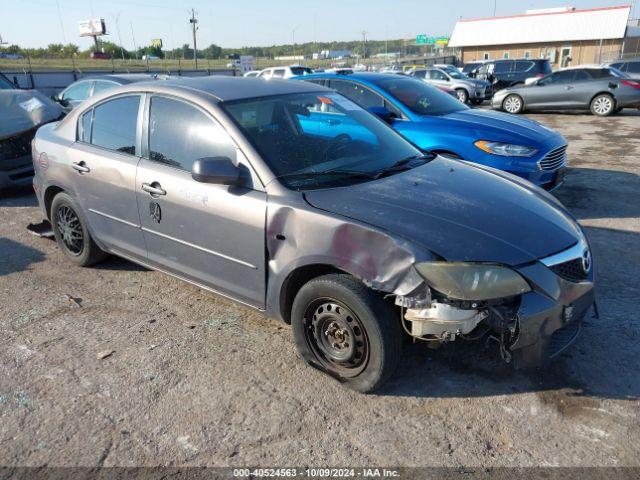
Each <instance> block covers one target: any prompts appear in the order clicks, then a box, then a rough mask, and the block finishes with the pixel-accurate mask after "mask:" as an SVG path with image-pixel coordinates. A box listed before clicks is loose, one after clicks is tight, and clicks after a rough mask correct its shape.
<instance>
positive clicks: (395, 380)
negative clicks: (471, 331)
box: [378, 227, 640, 408]
mask: <svg viewBox="0 0 640 480" xmlns="http://www.w3.org/2000/svg"><path fill="white" fill-rule="evenodd" d="M585 231H586V234H587V237H588V238H589V241H590V243H591V246H592V249H593V255H594V262H595V268H596V275H597V282H598V283H597V298H598V306H599V313H600V318H599V319H596V318H594V317H593V314H592V311H589V312H588V313H587V316H586V317H585V320H584V323H583V328H582V331H581V333H580V336H579V337H578V339H577V340H576V342H575V343H574V344H573V345H572V346H571V347H570V348H568V349H567V351H566V352H565V353H563V354H562V355H560V357H559V358H557V359H556V360H555V361H554V362H553V363H551V364H550V365H549V366H548V367H546V368H545V369H541V370H529V371H519V370H515V369H513V368H512V367H511V366H510V365H508V364H506V363H505V362H503V361H502V360H501V359H500V356H499V352H498V350H497V346H496V345H495V342H489V343H486V342H485V341H484V340H483V341H478V342H473V343H465V342H464V341H456V342H453V343H450V344H446V345H443V346H442V347H441V348H440V349H438V350H431V349H429V348H428V347H427V346H426V344H424V343H418V344H412V345H409V346H408V347H407V348H405V353H404V356H403V359H402V361H401V366H400V368H399V370H398V373H397V374H396V375H395V376H394V377H392V379H391V381H390V382H389V383H388V384H387V385H386V386H385V387H384V389H383V390H381V391H379V392H378V394H380V395H389V396H406V397H433V398H462V397H485V396H495V395H511V394H518V393H525V392H535V393H537V394H539V395H540V396H541V400H542V401H544V402H556V401H557V403H558V405H559V408H560V407H561V406H562V405H565V406H570V405H574V406H576V405H583V406H584V405H589V404H590V402H592V401H593V400H594V399H598V398H610V399H622V400H631V401H637V400H638V399H640V375H638V374H637V372H638V370H639V369H640V342H638V331H640V317H638V315H637V306H636V305H637V299H638V298H640V285H639V284H638V282H637V281H636V280H635V279H637V278H638V276H640V234H639V233H636V232H627V231H620V230H613V229H607V228H595V227H586V228H585ZM630 279H633V280H630ZM581 399H582V400H581ZM580 402H582V403H580Z"/></svg>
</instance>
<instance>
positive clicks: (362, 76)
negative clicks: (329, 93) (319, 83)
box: [296, 72, 392, 83]
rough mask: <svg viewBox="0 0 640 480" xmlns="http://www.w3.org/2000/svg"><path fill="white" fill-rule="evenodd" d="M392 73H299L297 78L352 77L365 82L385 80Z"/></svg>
mask: <svg viewBox="0 0 640 480" xmlns="http://www.w3.org/2000/svg"><path fill="white" fill-rule="evenodd" d="M390 77H392V75H390V74H389V73H384V72H382V73H379V72H354V73H337V72H323V73H311V74H309V75H299V76H297V77H296V78H304V79H305V80H313V79H314V78H336V79H338V78H340V79H344V80H347V79H352V80H360V81H364V82H371V83H375V82H377V81H378V80H384V79H386V78H390Z"/></svg>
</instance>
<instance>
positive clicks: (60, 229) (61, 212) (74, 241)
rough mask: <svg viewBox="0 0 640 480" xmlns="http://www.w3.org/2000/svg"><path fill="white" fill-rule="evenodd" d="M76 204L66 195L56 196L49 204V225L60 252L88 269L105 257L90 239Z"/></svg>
mask: <svg viewBox="0 0 640 480" xmlns="http://www.w3.org/2000/svg"><path fill="white" fill-rule="evenodd" d="M79 212H80V209H79V208H78V205H76V202H75V201H74V200H73V198H71V197H70V196H69V195H67V194H66V193H59V194H57V195H56V196H55V197H54V199H53V202H52V203H51V225H52V227H53V234H54V236H55V238H56V242H58V246H59V247H60V250H62V251H63V253H64V254H65V256H66V257H67V258H68V259H69V260H71V261H72V262H73V263H75V264H76V265H78V266H80V267H88V266H90V265H93V264H95V263H98V262H99V261H101V260H103V259H104V258H105V257H106V253H105V252H103V251H102V250H100V247H98V245H96V243H95V242H94V241H93V239H92V238H91V234H90V233H89V230H88V229H87V225H86V223H85V221H84V219H83V217H82V215H81V214H80V213H79Z"/></svg>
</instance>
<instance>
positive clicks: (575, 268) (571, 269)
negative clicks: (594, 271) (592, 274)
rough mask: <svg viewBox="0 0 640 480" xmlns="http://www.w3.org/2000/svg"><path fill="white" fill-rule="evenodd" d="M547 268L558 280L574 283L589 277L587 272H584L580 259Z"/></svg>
mask: <svg viewBox="0 0 640 480" xmlns="http://www.w3.org/2000/svg"><path fill="white" fill-rule="evenodd" d="M549 268H550V269H551V271H552V272H553V273H555V274H556V275H558V276H559V277H560V278H563V279H564V280H567V281H569V282H574V283H576V282H581V281H583V280H586V278H587V276H588V275H589V272H585V271H584V268H582V259H581V258H575V259H573V260H569V261H568V262H564V263H558V264H557V265H552V266H550V267H549Z"/></svg>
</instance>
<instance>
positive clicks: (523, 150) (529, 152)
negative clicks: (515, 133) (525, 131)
mask: <svg viewBox="0 0 640 480" xmlns="http://www.w3.org/2000/svg"><path fill="white" fill-rule="evenodd" d="M474 145H475V146H476V147H478V148H479V149H480V150H482V151H483V152H487V153H491V154H493V155H500V156H503V157H533V156H534V155H535V154H536V153H538V150H536V149H535V148H533V147H527V146H525V145H512V144H510V143H501V142H489V141H488V140H478V141H477V142H475V143H474Z"/></svg>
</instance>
